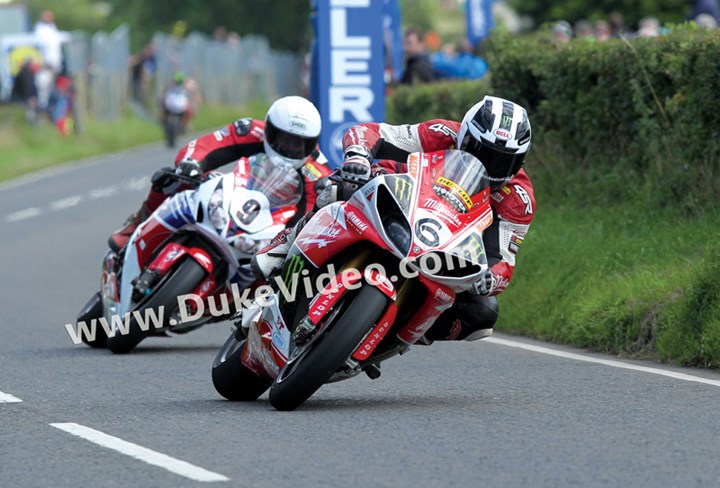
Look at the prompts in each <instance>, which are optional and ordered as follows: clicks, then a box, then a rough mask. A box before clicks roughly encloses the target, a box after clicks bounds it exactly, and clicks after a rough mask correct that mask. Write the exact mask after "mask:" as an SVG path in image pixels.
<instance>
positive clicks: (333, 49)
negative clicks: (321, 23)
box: [330, 0, 375, 123]
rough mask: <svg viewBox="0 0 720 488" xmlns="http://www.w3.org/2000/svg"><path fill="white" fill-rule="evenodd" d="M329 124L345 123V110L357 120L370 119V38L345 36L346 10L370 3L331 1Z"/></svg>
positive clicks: (363, 0) (353, 0)
mask: <svg viewBox="0 0 720 488" xmlns="http://www.w3.org/2000/svg"><path fill="white" fill-rule="evenodd" d="M330 5H331V9H330V60H331V63H332V65H331V76H330V122H334V123H340V122H344V121H345V117H344V113H345V111H348V112H350V113H351V114H352V117H353V118H354V119H355V120H357V121H361V120H372V119H373V116H372V115H371V113H370V107H371V106H372V103H373V101H374V100H375V95H374V93H373V91H372V88H371V81H372V79H371V76H370V56H371V52H370V46H371V39H370V37H369V36H348V33H347V27H348V8H350V7H354V8H358V7H360V8H362V7H369V6H370V0H332V1H331V2H330Z"/></svg>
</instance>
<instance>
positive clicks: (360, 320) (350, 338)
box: [270, 285, 388, 410]
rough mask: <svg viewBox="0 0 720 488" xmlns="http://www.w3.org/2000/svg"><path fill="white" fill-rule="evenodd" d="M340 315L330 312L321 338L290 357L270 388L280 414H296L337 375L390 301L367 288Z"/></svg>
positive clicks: (366, 286) (272, 402)
mask: <svg viewBox="0 0 720 488" xmlns="http://www.w3.org/2000/svg"><path fill="white" fill-rule="evenodd" d="M349 298H350V299H351V300H352V302H351V303H350V304H349V305H348V306H347V307H344V308H345V310H344V311H343V312H342V313H341V314H337V315H334V314H332V312H330V318H329V320H331V321H332V322H333V323H330V324H327V326H326V328H325V332H322V334H323V335H322V336H321V337H317V338H315V339H312V343H310V344H308V345H307V346H306V347H307V349H305V347H301V349H302V350H301V351H300V352H299V353H297V354H296V355H291V357H290V359H289V360H288V363H287V365H286V366H285V368H283V370H282V371H281V372H280V374H279V375H278V377H277V378H276V379H275V381H274V382H273V385H272V387H271V388H270V403H271V404H272V406H273V407H275V408H276V409H278V410H294V409H295V408H297V407H298V406H300V405H301V404H302V403H303V402H304V401H305V400H307V399H308V398H310V396H311V395H312V394H313V393H315V392H316V391H317V390H318V389H319V388H320V387H321V386H322V385H323V384H324V383H325V382H326V381H327V380H328V379H330V377H331V376H332V375H333V374H334V373H335V372H337V371H338V370H339V369H340V368H341V367H342V365H343V364H344V363H345V360H346V359H347V358H348V357H349V356H350V354H352V352H353V351H354V350H355V348H356V347H357V346H358V345H359V344H360V341H361V340H362V339H363V337H365V335H366V334H367V333H368V332H369V331H370V330H371V329H372V327H373V326H374V325H375V323H376V322H377V320H378V319H379V318H380V316H381V314H382V313H383V311H384V310H385V306H386V305H387V302H388V298H387V297H386V296H385V295H384V294H383V293H382V292H381V291H380V290H378V289H377V288H375V287H374V286H370V285H364V286H363V287H362V288H361V289H360V291H359V292H358V293H357V294H356V295H354V296H351V297H349Z"/></svg>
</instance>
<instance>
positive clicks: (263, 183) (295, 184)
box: [247, 153, 303, 208]
mask: <svg viewBox="0 0 720 488" xmlns="http://www.w3.org/2000/svg"><path fill="white" fill-rule="evenodd" d="M250 162H251V168H250V179H249V180H248V184H247V188H248V190H255V191H259V192H261V193H263V194H264V195H265V196H266V197H267V198H268V201H269V202H270V208H280V207H285V206H290V205H295V204H296V203H298V202H299V201H300V198H301V197H302V191H303V187H302V179H301V177H300V174H299V173H298V171H297V170H296V169H295V168H293V167H292V166H291V165H290V164H287V163H284V162H281V163H273V162H272V161H271V160H270V158H269V157H268V156H267V155H266V154H262V153H261V154H257V155H256V156H253V157H252V158H251V160H250Z"/></svg>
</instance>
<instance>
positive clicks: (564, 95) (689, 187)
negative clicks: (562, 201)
mask: <svg viewBox="0 0 720 488" xmlns="http://www.w3.org/2000/svg"><path fill="white" fill-rule="evenodd" d="M489 53H490V66H491V71H492V75H493V85H494V88H495V89H496V91H497V93H498V94H499V95H500V96H504V97H507V98H510V99H514V100H517V101H519V102H520V103H523V104H525V105H526V106H527V108H528V110H529V112H530V116H531V121H532V123H533V125H534V127H535V129H536V134H537V135H538V136H539V141H538V142H539V147H538V149H539V151H537V152H536V154H535V157H536V158H538V159H539V162H540V163H541V164H544V165H545V166H548V167H551V168H556V169H558V170H560V171H575V170H578V169H579V170H582V171H581V172H580V173H577V174H576V175H575V176H576V177H577V178H579V180H580V182H582V183H583V184H584V185H588V184H589V185H593V186H595V185H596V184H598V183H599V186H598V187H596V189H597V191H596V192H594V195H593V197H594V198H596V203H597V202H598V200H597V198H598V197H599V196H601V195H604V196H605V199H604V200H603V199H600V201H605V202H606V201H612V200H614V199H616V198H628V197H631V196H640V197H642V198H644V199H645V200H646V201H648V203H649V204H652V205H657V204H661V203H663V202H681V203H682V204H683V205H684V206H685V208H687V209H691V210H699V209H702V207H706V206H707V204H708V203H712V204H713V205H714V204H715V203H716V201H717V195H718V194H720V171H719V167H720V107H719V106H718V94H720V56H718V53H720V33H717V32H710V31H704V30H699V29H698V28H693V27H692V26H685V27H680V28H676V29H675V30H674V31H672V32H671V33H670V34H669V35H666V36H662V37H659V38H637V39H631V40H627V41H626V40H621V39H613V40H611V41H608V42H605V43H590V42H582V41H576V42H571V43H569V44H566V45H562V46H554V45H552V44H551V43H549V42H547V41H545V39H544V38H543V37H542V36H538V37H534V38H530V39H521V38H520V39H518V38H516V39H511V38H508V37H499V38H496V39H494V40H493V41H492V44H491V49H490V50H489ZM568 165H570V166H568ZM635 190H642V191H635ZM585 194H587V192H585ZM648 199H649V200H648Z"/></svg>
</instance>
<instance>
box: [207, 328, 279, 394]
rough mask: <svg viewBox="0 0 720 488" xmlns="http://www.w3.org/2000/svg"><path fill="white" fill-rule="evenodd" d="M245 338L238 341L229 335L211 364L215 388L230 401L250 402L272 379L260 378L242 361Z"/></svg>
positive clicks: (265, 388)
mask: <svg viewBox="0 0 720 488" xmlns="http://www.w3.org/2000/svg"><path fill="white" fill-rule="evenodd" d="M243 349H245V340H242V341H238V340H237V339H236V338H235V335H234V334H233V335H230V337H228V340H227V341H225V344H223V346H222V348H221V349H220V351H218V353H217V356H215V361H214V362H213V366H212V381H213V385H214V386H215V390H216V391H217V392H218V393H220V394H221V395H222V396H223V397H225V398H227V399H228V400H232V401H242V402H251V401H253V400H257V398H258V397H259V396H260V395H262V394H263V393H265V391H266V390H267V389H268V388H270V385H271V384H272V380H270V379H268V378H261V377H260V376H258V375H256V374H255V373H253V372H252V371H251V370H250V369H249V368H248V367H247V366H245V365H244V364H243V362H242V352H243Z"/></svg>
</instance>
